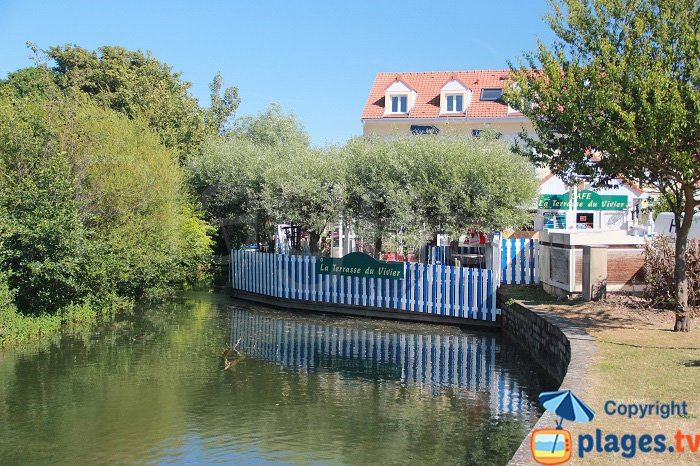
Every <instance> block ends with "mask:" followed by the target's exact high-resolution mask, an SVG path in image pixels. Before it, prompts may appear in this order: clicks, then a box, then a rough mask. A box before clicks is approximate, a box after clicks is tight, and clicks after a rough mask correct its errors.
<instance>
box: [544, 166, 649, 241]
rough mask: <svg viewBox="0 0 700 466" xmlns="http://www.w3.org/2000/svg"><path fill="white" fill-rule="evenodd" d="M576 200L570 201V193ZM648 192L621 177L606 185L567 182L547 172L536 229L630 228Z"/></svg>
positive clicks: (635, 221) (637, 220) (636, 219)
mask: <svg viewBox="0 0 700 466" xmlns="http://www.w3.org/2000/svg"><path fill="white" fill-rule="evenodd" d="M572 195H573V196H576V198H577V202H576V203H575V205H572V204H571V202H570V199H571V197H572ZM647 197H648V194H647V193H645V192H644V191H642V190H641V189H640V188H638V187H637V186H634V185H632V184H631V183H628V182H626V181H624V180H619V181H618V182H617V184H616V185H614V186H611V187H607V188H602V189H600V188H598V189H591V188H590V187H588V186H586V184H585V183H580V184H579V185H578V186H573V187H570V186H567V185H566V184H565V183H564V182H563V181H562V180H561V179H560V178H559V177H557V176H555V175H554V174H552V173H550V174H549V175H547V176H546V177H545V178H544V179H542V181H540V192H539V197H538V202H537V214H536V216H535V230H551V229H595V230H630V229H631V228H632V227H636V226H638V224H639V214H640V202H641V201H642V200H644V199H646V198H647Z"/></svg>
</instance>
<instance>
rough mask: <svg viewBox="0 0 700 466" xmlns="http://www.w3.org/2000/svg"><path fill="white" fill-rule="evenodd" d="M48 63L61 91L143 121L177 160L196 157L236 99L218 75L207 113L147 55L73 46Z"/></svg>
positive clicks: (56, 50)
mask: <svg viewBox="0 0 700 466" xmlns="http://www.w3.org/2000/svg"><path fill="white" fill-rule="evenodd" d="M45 53H46V55H47V57H48V58H49V59H50V60H53V61H54V62H55V66H54V67H53V71H54V72H55V73H56V78H57V82H58V84H59V86H60V87H61V88H62V89H78V90H80V91H82V92H84V93H87V94H88V95H90V96H91V97H92V98H93V99H94V100H95V101H97V102H98V103H100V104H101V105H103V106H106V107H108V108H111V109H112V110H115V111H117V112H120V113H123V114H125V115H127V116H128V117H129V118H132V119H136V118H141V119H144V120H145V121H146V122H147V123H148V125H149V126H150V127H151V128H152V129H153V130H155V132H156V133H157V134H158V135H159V137H160V139H161V142H162V143H163V144H164V145H165V146H166V147H168V148H169V149H173V150H175V151H176V152H177V153H178V154H179V155H180V156H181V158H184V157H185V156H187V155H189V154H191V153H194V152H197V151H199V149H200V148H201V145H202V143H203V142H204V140H205V139H206V137H207V135H208V134H212V133H213V134H218V133H219V132H221V131H222V130H223V128H224V125H225V122H226V119H227V118H228V117H229V116H230V115H231V114H233V112H234V111H235V110H236V108H237V107H238V104H239V103H240V99H239V98H238V90H237V89H236V88H234V87H231V88H228V89H226V90H225V91H223V96H221V95H220V92H221V88H222V80H221V75H219V74H217V75H216V76H215V77H214V80H213V82H212V84H211V86H210V89H211V91H212V97H211V104H212V107H211V108H210V109H207V110H204V109H202V108H201V107H200V106H199V103H198V102H197V99H195V98H194V97H193V96H192V95H191V94H190V91H189V89H190V86H191V84H190V83H189V82H187V81H184V80H183V79H182V76H181V74H180V73H178V72H174V71H173V70H172V68H171V67H170V66H169V65H167V64H165V63H162V62H160V61H159V60H157V59H156V58H154V57H153V56H151V54H150V52H147V53H144V52H142V51H141V50H137V51H134V50H127V49H125V48H123V47H112V46H105V47H100V48H98V49H96V50H94V51H90V50H86V49H84V48H82V47H78V46H77V45H65V46H58V47H50V48H49V49H48V50H47V51H46V52H45Z"/></svg>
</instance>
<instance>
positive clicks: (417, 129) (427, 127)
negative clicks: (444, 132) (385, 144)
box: [411, 125, 440, 134]
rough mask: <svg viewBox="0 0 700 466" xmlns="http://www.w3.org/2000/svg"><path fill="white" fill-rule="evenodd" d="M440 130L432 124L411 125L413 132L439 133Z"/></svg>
mask: <svg viewBox="0 0 700 466" xmlns="http://www.w3.org/2000/svg"><path fill="white" fill-rule="evenodd" d="M439 132H440V130H439V129H438V128H436V127H435V126H431V125H411V134H437V133H439Z"/></svg>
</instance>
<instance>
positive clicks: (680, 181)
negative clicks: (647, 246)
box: [506, 0, 700, 331]
mask: <svg viewBox="0 0 700 466" xmlns="http://www.w3.org/2000/svg"><path fill="white" fill-rule="evenodd" d="M550 4H551V6H552V10H551V12H550V14H549V15H548V16H547V20H548V22H549V24H550V26H551V27H552V29H553V31H554V32H555V34H556V36H557V39H556V41H555V43H554V45H553V46H552V47H551V48H549V47H547V46H546V45H545V44H543V43H541V42H540V43H539V45H538V48H537V50H536V51H535V52H531V53H528V54H526V55H525V57H524V61H523V62H522V63H521V64H520V66H519V69H515V67H513V71H514V78H515V82H516V84H517V86H515V87H514V88H513V89H511V90H510V92H508V93H507V96H506V99H507V100H508V102H509V104H510V105H511V106H513V107H515V108H517V109H518V110H521V111H522V112H523V113H524V114H525V116H527V117H528V118H529V119H530V120H531V121H532V123H533V125H534V127H535V133H536V134H535V135H530V136H528V135H525V134H523V141H524V144H522V145H520V146H519V148H518V150H519V151H520V152H521V153H523V154H525V155H528V156H529V157H530V158H531V159H532V160H533V161H535V162H536V163H537V164H539V165H546V166H549V168H550V169H551V170H552V171H553V172H554V173H556V174H557V175H559V176H561V177H562V178H564V179H565V180H567V181H569V182H574V180H575V178H576V177H577V176H586V177H589V178H590V180H591V181H592V182H593V183H594V184H596V185H599V186H600V185H605V184H606V183H608V182H610V181H611V180H613V179H615V178H619V177H625V178H628V179H630V180H633V181H636V182H638V183H640V184H642V185H643V186H645V187H651V188H653V189H656V190H658V191H660V192H661V193H662V194H663V195H664V196H665V197H666V198H667V199H675V201H676V202H675V203H674V205H673V206H672V211H673V213H674V215H675V217H676V225H677V230H676V245H675V270H674V274H675V287H676V292H675V296H676V303H675V306H676V316H677V317H676V325H675V330H677V331H678V330H684V331H687V330H688V328H689V319H690V314H689V313H688V309H687V303H688V289H687V277H686V263H685V259H684V258H685V252H686V248H687V240H688V232H689V230H690V226H691V222H692V217H693V211H694V209H695V208H696V207H697V206H698V205H700V200H699V199H698V183H699V182H700V149H699V147H700V40H698V30H699V27H700V5H699V4H698V2H697V0H552V1H551V2H550ZM533 70H534V71H533ZM592 155H595V156H596V157H598V158H599V159H600V160H599V161H597V163H592V162H591V156H592Z"/></svg>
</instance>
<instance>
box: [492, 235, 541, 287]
mask: <svg viewBox="0 0 700 466" xmlns="http://www.w3.org/2000/svg"><path fill="white" fill-rule="evenodd" d="M539 246H540V242H539V241H538V240H536V239H531V238H509V239H502V240H501V271H500V275H501V283H502V284H509V285H511V284H515V285H536V284H538V283H540V274H539V250H540V248H539Z"/></svg>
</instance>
